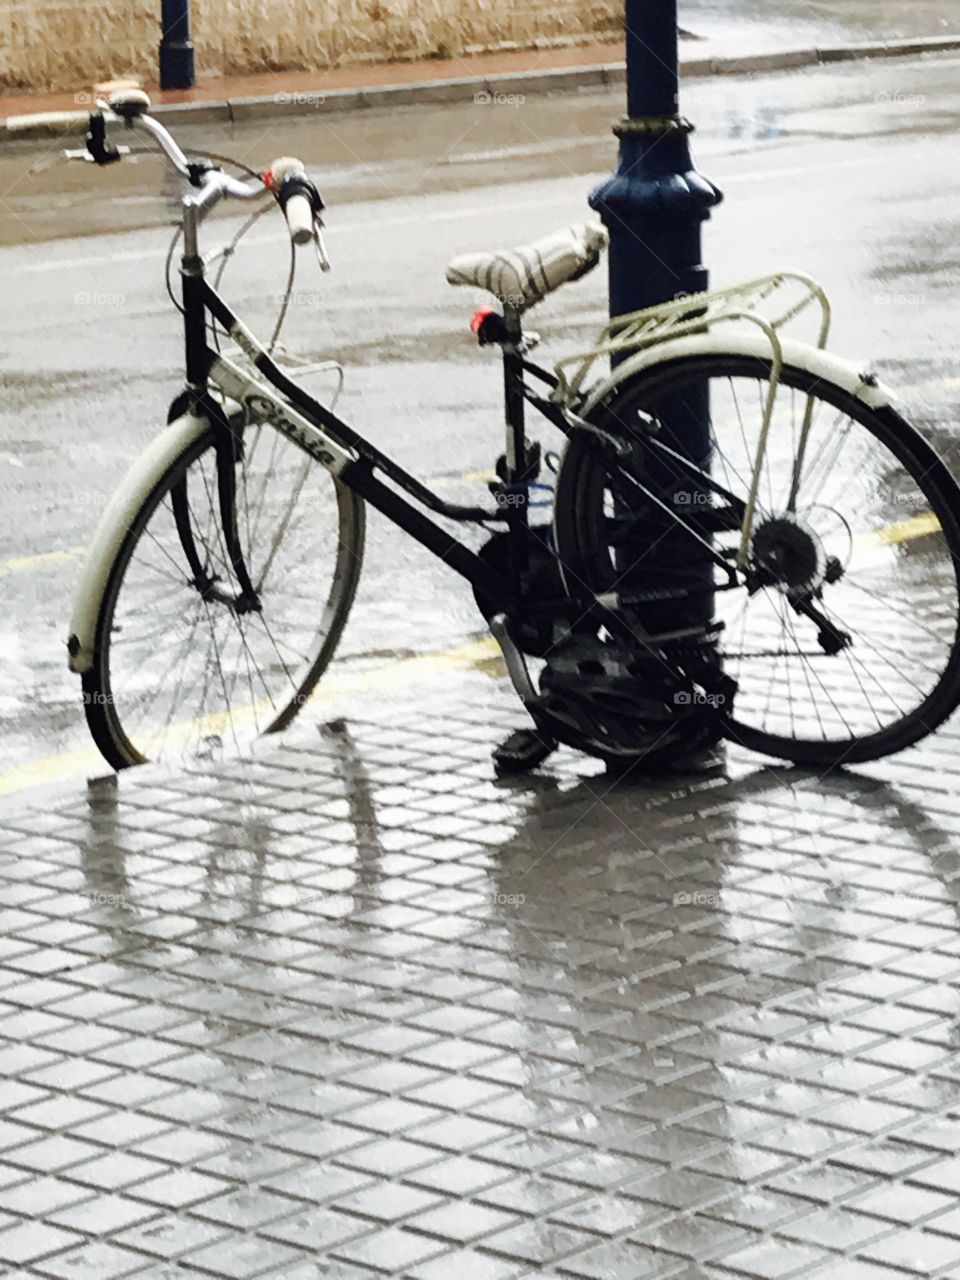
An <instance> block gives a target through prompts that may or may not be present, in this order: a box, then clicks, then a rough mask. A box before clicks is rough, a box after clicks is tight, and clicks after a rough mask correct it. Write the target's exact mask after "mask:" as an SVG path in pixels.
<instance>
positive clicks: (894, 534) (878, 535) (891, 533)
mask: <svg viewBox="0 0 960 1280" xmlns="http://www.w3.org/2000/svg"><path fill="white" fill-rule="evenodd" d="M942 529H943V526H942V525H941V523H940V521H939V520H938V519H937V517H936V516H935V515H934V514H933V512H932V511H925V512H924V513H923V514H922V515H919V516H912V517H911V518H910V519H909V520H901V521H899V522H898V523H897V524H888V525H884V527H883V528H882V529H875V530H874V531H873V532H872V533H865V534H861V536H860V538H858V541H860V542H863V543H865V544H867V545H869V546H874V547H891V546H895V545H896V544H897V543H898V542H909V541H910V540H911V539H913V538H925V537H926V536H927V535H928V534H931V533H940V532H941V530H942Z"/></svg>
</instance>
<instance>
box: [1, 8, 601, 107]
mask: <svg viewBox="0 0 960 1280" xmlns="http://www.w3.org/2000/svg"><path fill="white" fill-rule="evenodd" d="M192 13H193V36H194V42H195V44H196V48H197V68H198V74H199V75H200V76H202V77H204V78H206V77H207V76H210V75H217V74H230V73H240V72H256V71H271V70H276V71H280V70H284V69H296V70H310V69H316V68H325V67H329V66H331V65H335V64H348V63H356V62H363V61H369V60H377V61H385V60H389V59H400V58H418V57H419V58H422V57H430V56H433V55H436V54H437V53H438V52H439V53H443V52H444V51H446V52H448V53H463V52H471V51H476V50H477V49H481V48H482V49H488V48H495V47H497V46H498V45H501V44H518V45H521V46H530V45H534V44H537V43H539V42H541V41H543V42H549V43H557V42H565V41H570V40H576V39H582V38H586V37H589V36H591V35H604V34H609V33H610V32H611V31H612V30H613V29H614V28H615V25H616V23H617V21H618V17H620V16H621V15H622V13H623V5H622V0H469V2H468V3H463V0H192ZM159 15H160V0H0V88H2V89H7V90H12V89H27V90H30V89H35V90H42V89H58V90H84V89H88V88H89V87H90V85H91V84H92V83H94V82H95V81H97V80H103V79H108V78H114V77H120V76H126V75H132V76H139V77H141V78H143V79H144V80H145V81H151V80H153V79H155V75H156V61H157V54H156V46H157V42H158V40H159V35H160V28H159Z"/></svg>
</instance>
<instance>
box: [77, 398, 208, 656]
mask: <svg viewBox="0 0 960 1280" xmlns="http://www.w3.org/2000/svg"><path fill="white" fill-rule="evenodd" d="M208 426H209V422H208V420H207V419H206V418H202V417H194V416H193V415H191V414H184V415H183V417H180V418H177V419H175V420H174V421H173V422H171V423H170V425H169V426H167V427H165V428H164V430H163V431H161V432H160V434H159V435H158V436H157V437H156V439H154V440H153V441H151V443H150V444H149V445H148V446H147V448H146V449H145V450H144V451H143V453H141V454H140V455H139V457H138V458H137V459H136V460H135V462H134V463H133V465H132V466H131V467H130V469H129V471H127V473H126V475H125V476H124V477H123V479H122V480H121V481H120V485H119V487H118V488H117V491H116V492H115V493H114V495H113V497H112V498H111V499H110V501H109V503H108V504H107V507H106V509H105V510H104V512H103V515H102V516H101V517H100V523H99V524H98V525H97V530H96V532H95V533H94V535H93V541H92V542H91V543H90V546H89V547H88V549H87V554H86V557H85V559H84V564H83V570H82V572H81V575H80V581H79V583H78V584H77V590H76V594H75V596H74V600H73V616H72V618H71V620H70V636H69V639H68V641H67V649H68V652H69V655H70V658H69V665H70V670H71V671H76V672H77V673H78V674H81V675H82V674H83V673H84V672H85V671H89V670H90V668H91V666H92V665H93V646H94V639H95V634H96V626H97V618H98V617H99V616H100V605H101V601H102V599H103V594H104V592H105V591H106V589H107V582H108V580H109V577H110V571H111V569H112V568H113V564H114V561H115V560H116V558H117V554H118V552H119V551H120V548H121V546H122V545H123V540H124V538H125V537H126V535H127V533H128V531H129V529H130V527H131V525H132V524H133V522H134V520H135V519H136V518H137V515H138V514H139V512H140V509H141V508H142V507H143V504H144V503H145V502H146V500H147V498H149V496H150V494H151V493H152V492H153V491H154V489H155V488H156V487H157V485H158V484H159V482H160V480H161V479H162V478H163V476H164V475H165V474H166V472H167V470H168V469H169V467H170V466H171V465H172V464H173V463H174V462H175V461H176V459H177V458H178V457H179V456H180V455H181V454H182V453H183V451H184V450H185V449H187V448H189V447H190V445H192V444H193V443H194V442H195V441H196V440H198V439H199V438H200V436H201V435H203V433H204V431H206V430H207V427H208Z"/></svg>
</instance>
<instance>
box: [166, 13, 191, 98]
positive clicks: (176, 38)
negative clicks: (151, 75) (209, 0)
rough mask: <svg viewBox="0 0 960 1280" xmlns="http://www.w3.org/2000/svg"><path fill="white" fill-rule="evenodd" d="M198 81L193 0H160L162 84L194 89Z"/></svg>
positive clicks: (172, 87) (169, 87)
mask: <svg viewBox="0 0 960 1280" xmlns="http://www.w3.org/2000/svg"><path fill="white" fill-rule="evenodd" d="M195 83H196V71H195V68H194V63H193V41H192V40H191V39H190V0H160V88H161V89H192V88H193V86H194V84H195Z"/></svg>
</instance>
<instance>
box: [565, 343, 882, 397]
mask: <svg viewBox="0 0 960 1280" xmlns="http://www.w3.org/2000/svg"><path fill="white" fill-rule="evenodd" d="M717 355H740V356H754V357H757V358H759V359H761V360H769V359H770V341H769V339H768V338H766V337H765V336H764V335H763V334H762V333H759V332H758V333H757V334H755V335H754V334H751V333H744V334H733V333H724V334H710V333H691V334H687V335H686V336H685V337H683V338H675V339H673V340H672V341H667V342H663V343H658V344H657V345H656V346H654V347H648V348H646V350H644V351H638V352H637V353H636V354H635V355H632V356H630V357H629V358H628V359H626V360H624V361H623V363H622V364H619V365H617V367H616V369H615V370H614V371H613V373H612V374H610V375H609V376H607V377H606V378H603V379H601V381H600V382H599V383H597V384H596V385H595V386H594V387H592V388H591V390H590V392H589V395H588V398H587V400H586V403H585V405H584V407H583V408H582V409H580V414H581V415H582V416H584V417H586V416H587V415H588V414H589V412H590V410H591V409H593V408H594V406H595V405H596V404H597V403H598V402H599V401H600V400H602V399H603V398H604V397H605V396H607V395H609V394H610V392H611V391H613V390H615V389H616V388H617V387H618V386H620V385H621V383H623V382H624V381H626V380H627V379H628V378H632V377H633V376H634V375H635V374H639V373H643V372H644V371H646V370H649V369H651V368H652V367H653V366H654V365H660V364H665V363H667V362H668V361H672V360H681V359H684V358H686V357H689V356H717ZM783 363H784V364H785V365H794V366H795V367H796V368H798V369H802V370H804V371H805V372H806V373H810V374H812V375H813V376H814V377H815V378H820V379H821V380H822V381H824V382H832V383H835V384H836V385H837V386H838V387H842V388H843V390H844V391H847V392H849V393H850V395H852V396H856V397H857V399H858V400H862V401H863V403H864V404H867V405H869V406H870V407H871V408H872V409H883V408H886V407H887V406H888V405H890V404H892V403H893V401H894V394H893V392H892V391H891V390H890V388H889V387H886V386H884V385H883V384H882V383H880V382H878V381H877V379H876V378H874V377H873V375H871V374H870V373H868V372H866V371H865V370H864V368H863V366H862V365H859V364H853V363H851V362H850V361H849V360H841V359H840V357H839V356H835V355H832V354H831V353H830V352H829V351H821V350H820V349H819V348H817V347H811V346H808V345H807V344H805V343H802V342H789V341H785V342H783Z"/></svg>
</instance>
